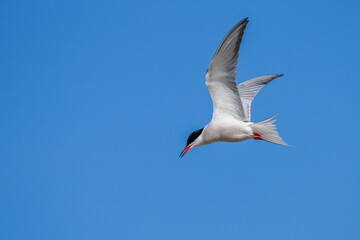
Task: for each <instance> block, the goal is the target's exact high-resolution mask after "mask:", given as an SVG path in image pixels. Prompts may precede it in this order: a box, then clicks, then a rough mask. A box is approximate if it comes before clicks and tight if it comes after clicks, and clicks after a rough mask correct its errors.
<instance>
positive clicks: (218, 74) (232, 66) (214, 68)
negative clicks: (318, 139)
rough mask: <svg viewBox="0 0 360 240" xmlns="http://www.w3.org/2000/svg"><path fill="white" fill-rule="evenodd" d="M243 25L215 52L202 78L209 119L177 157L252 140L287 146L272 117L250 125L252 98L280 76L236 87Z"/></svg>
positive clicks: (234, 29)
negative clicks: (216, 144)
mask: <svg viewBox="0 0 360 240" xmlns="http://www.w3.org/2000/svg"><path fill="white" fill-rule="evenodd" d="M247 23H248V20H247V18H245V19H243V20H241V21H240V22H239V23H237V24H236V25H235V26H234V27H233V28H232V29H231V30H230V31H229V32H228V34H227V35H226V36H225V38H224V39H223V40H222V42H221V43H220V45H219V47H218V49H217V50H216V52H215V55H214V57H213V59H212V60H211V62H210V64H209V68H208V70H207V71H206V75H205V84H206V87H207V88H208V90H209V93H210V96H211V99H212V101H213V116H212V119H211V121H210V122H209V123H208V124H207V125H206V126H205V127H204V128H202V129H199V130H196V131H194V132H193V133H191V134H190V136H189V138H188V141H187V144H186V147H185V148H184V150H183V151H182V153H181V154H180V156H184V155H185V153H186V152H187V151H188V150H189V149H191V148H194V147H198V146H202V145H207V144H211V143H214V142H241V141H244V140H248V139H256V140H266V141H268V142H271V143H275V144H280V145H287V144H286V143H285V142H283V141H282V139H281V138H280V136H279V134H278V132H277V131H276V126H275V125H274V122H275V121H276V120H274V119H273V117H271V118H268V119H266V120H264V121H261V122H258V123H252V122H250V109H251V102H252V100H253V99H254V97H255V95H256V94H257V93H258V92H259V90H260V89H261V88H262V87H263V86H265V85H266V84H268V83H269V82H271V81H272V80H274V79H275V78H277V77H281V76H282V74H271V75H265V76H261V77H257V78H253V79H250V80H248V81H246V82H243V83H241V84H239V85H237V84H236V80H235V76H236V69H237V63H238V54H239V53H238V52H239V48H240V43H241V39H242V36H243V33H244V29H245V27H246V24H247Z"/></svg>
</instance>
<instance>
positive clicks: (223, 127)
mask: <svg viewBox="0 0 360 240" xmlns="http://www.w3.org/2000/svg"><path fill="white" fill-rule="evenodd" d="M209 127H210V128H209V131H208V133H209V134H206V135H207V136H206V135H205V136H204V137H205V138H206V139H205V140H206V141H207V142H241V141H245V140H248V139H250V138H252V130H251V128H250V127H249V126H248V125H247V124H246V123H243V122H241V123H230V124H223V123H222V124H214V125H212V126H209Z"/></svg>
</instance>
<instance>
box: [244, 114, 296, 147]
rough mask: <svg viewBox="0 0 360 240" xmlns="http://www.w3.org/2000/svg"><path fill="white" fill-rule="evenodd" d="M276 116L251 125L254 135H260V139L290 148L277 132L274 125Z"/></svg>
mask: <svg viewBox="0 0 360 240" xmlns="http://www.w3.org/2000/svg"><path fill="white" fill-rule="evenodd" d="M276 116H277V114H276V115H275V116H272V117H270V118H268V119H265V120H263V121H261V122H257V123H253V124H251V125H250V127H251V129H252V130H253V132H254V133H257V134H259V135H260V137H261V138H262V139H263V140H265V141H268V142H271V143H275V144H279V145H284V146H289V145H288V144H287V143H285V142H284V141H283V140H282V139H281V137H280V136H279V133H278V132H277V131H276V125H275V124H274V122H275V121H276V119H273V118H274V117H276Z"/></svg>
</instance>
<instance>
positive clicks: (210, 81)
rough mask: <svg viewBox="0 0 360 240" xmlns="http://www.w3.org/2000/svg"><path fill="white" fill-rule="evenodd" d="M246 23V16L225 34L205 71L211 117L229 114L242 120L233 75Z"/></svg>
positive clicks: (240, 106) (242, 115)
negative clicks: (211, 110) (211, 111)
mask: <svg viewBox="0 0 360 240" xmlns="http://www.w3.org/2000/svg"><path fill="white" fill-rule="evenodd" d="M247 23H248V20H247V18H245V19H243V20H241V21H240V22H239V23H237V24H236V25H235V26H234V27H233V28H232V29H231V30H230V31H229V32H228V33H227V34H226V36H225V37H224V39H223V40H222V41H221V43H220V45H219V47H218V49H217V50H216V52H215V55H214V57H213V59H212V60H211V62H210V64H209V68H208V70H207V71H206V76H205V79H206V81H205V83H206V87H207V88H208V90H209V93H210V96H211V99H212V101H213V106H214V112H213V118H217V117H219V118H221V117H225V116H231V117H233V118H236V119H240V120H244V117H245V116H244V111H243V107H242V104H241V100H240V96H239V93H238V88H237V85H236V80H235V76H236V69H237V63H238V56H239V48H240V43H241V39H242V36H243V34H244V30H245V27H246V24H247Z"/></svg>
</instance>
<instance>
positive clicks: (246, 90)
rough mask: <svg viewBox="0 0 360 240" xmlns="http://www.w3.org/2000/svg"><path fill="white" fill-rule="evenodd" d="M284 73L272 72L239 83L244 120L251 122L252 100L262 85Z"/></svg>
mask: <svg viewBox="0 0 360 240" xmlns="http://www.w3.org/2000/svg"><path fill="white" fill-rule="evenodd" d="M281 76H283V74H270V75H265V76H261V77H257V78H253V79H250V80H248V81H246V82H243V83H240V84H239V85H238V90H239V95H240V99H241V104H242V107H243V109H244V116H245V119H244V121H246V122H250V110H251V102H252V100H253V99H254V97H255V95H256V94H257V93H258V92H259V91H260V89H261V88H262V87H264V86H265V85H266V84H268V83H269V82H271V81H272V80H274V79H275V78H277V77H281Z"/></svg>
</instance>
